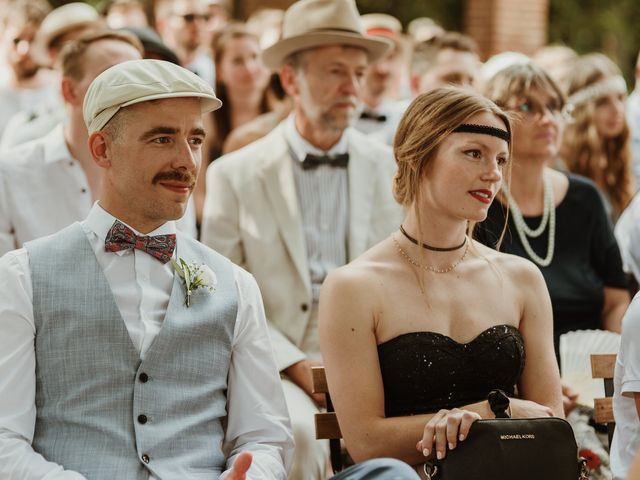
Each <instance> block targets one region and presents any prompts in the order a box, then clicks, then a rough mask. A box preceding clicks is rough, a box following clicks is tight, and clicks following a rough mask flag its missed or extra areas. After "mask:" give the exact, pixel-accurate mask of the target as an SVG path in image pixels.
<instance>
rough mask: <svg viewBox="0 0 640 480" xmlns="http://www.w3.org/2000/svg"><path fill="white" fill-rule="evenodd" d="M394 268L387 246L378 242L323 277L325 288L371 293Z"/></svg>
mask: <svg viewBox="0 0 640 480" xmlns="http://www.w3.org/2000/svg"><path fill="white" fill-rule="evenodd" d="M393 268H394V262H393V261H391V258H390V254H389V251H388V248H386V246H385V245H384V242H382V244H378V245H376V246H375V247H373V248H371V249H370V250H368V251H366V252H365V253H363V254H362V255H360V256H359V257H357V258H356V259H354V260H352V261H351V262H349V263H348V264H346V265H344V266H342V267H339V268H336V269H335V270H333V271H332V272H331V273H330V274H329V275H328V276H327V278H326V279H325V281H324V284H323V287H322V288H323V290H325V289H329V288H331V289H333V288H339V289H347V291H348V292H349V293H357V292H359V291H364V292H368V293H371V292H372V291H374V290H375V289H377V288H378V287H379V286H380V285H381V282H382V280H383V279H384V278H385V277H387V275H388V273H389V272H390V270H392V269H393Z"/></svg>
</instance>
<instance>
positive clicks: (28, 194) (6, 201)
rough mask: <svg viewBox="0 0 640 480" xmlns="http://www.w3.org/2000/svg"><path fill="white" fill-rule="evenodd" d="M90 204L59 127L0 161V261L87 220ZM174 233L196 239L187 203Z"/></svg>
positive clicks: (82, 176) (85, 184)
mask: <svg viewBox="0 0 640 480" xmlns="http://www.w3.org/2000/svg"><path fill="white" fill-rule="evenodd" d="M92 205H93V199H92V195H91V191H90V189H89V182H88V181H87V176H86V175H85V173H84V170H83V168H82V166H81V165H80V162H78V161H77V160H75V159H74V158H73V157H72V156H71V153H70V152H69V149H68V148H67V144H66V142H65V139H64V132H63V125H62V124H60V125H58V126H57V127H56V128H55V129H54V130H52V131H51V132H50V133H49V134H47V135H45V136H44V137H42V138H39V139H37V140H35V141H33V142H30V143H28V144H25V145H22V146H20V147H18V148H17V149H15V150H11V151H10V152H5V153H4V154H2V155H1V156H0V255H3V254H4V253H6V252H8V251H11V250H14V249H16V248H20V247H22V245H23V244H24V242H28V241H29V240H34V239H36V238H40V237H43V236H45V235H50V234H52V233H55V232H57V231H58V230H61V229H63V228H64V227H66V226H68V225H71V224H72V223H73V222H78V221H80V220H82V219H83V218H85V217H86V216H87V215H88V213H89V210H91V206H92ZM177 225H178V229H179V230H180V231H181V232H184V233H186V234H187V235H190V236H192V237H195V235H196V224H195V209H194V207H193V202H192V201H191V199H190V200H189V203H188V205H187V211H186V212H185V215H184V216H183V217H182V218H181V219H180V220H179V221H178V223H177Z"/></svg>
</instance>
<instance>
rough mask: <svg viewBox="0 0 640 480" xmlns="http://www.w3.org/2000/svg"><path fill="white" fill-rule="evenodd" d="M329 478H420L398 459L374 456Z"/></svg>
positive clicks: (358, 479)
mask: <svg viewBox="0 0 640 480" xmlns="http://www.w3.org/2000/svg"><path fill="white" fill-rule="evenodd" d="M331 480H420V477H419V476H418V474H417V473H416V472H415V470H414V469H413V468H411V466H409V465H408V464H406V463H404V462H401V461H400V460H396V459H393V458H374V459H372V460H367V461H366V462H362V463H358V464H357V465H353V466H351V467H349V468H347V469H346V470H343V471H342V472H340V473H339V474H337V475H335V476H333V477H331Z"/></svg>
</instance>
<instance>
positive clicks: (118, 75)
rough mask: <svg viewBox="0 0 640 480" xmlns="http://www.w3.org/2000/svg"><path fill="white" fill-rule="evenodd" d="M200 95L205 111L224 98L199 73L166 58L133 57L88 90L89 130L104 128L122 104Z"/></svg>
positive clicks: (85, 110)
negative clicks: (219, 98)
mask: <svg viewBox="0 0 640 480" xmlns="http://www.w3.org/2000/svg"><path fill="white" fill-rule="evenodd" d="M185 97H198V98H200V99H201V102H200V104H201V108H202V113H203V114H204V113H207V112H211V111H213V110H217V109H218V108H220V106H221V105H222V102H221V101H220V100H218V98H216V94H215V93H214V91H213V89H212V88H211V86H210V85H209V84H208V83H207V82H205V81H204V80H203V79H201V78H200V77H198V76H197V75H196V74H195V73H192V72H190V71H189V70H187V69H186V68H183V67H180V66H178V65H175V64H173V63H170V62H165V61H163V60H150V59H147V60H129V61H127V62H122V63H119V64H117V65H114V66H113V67H110V68H108V69H106V70H105V71H104V72H102V73H101V74H100V75H98V76H97V77H96V78H95V80H94V81H93V82H91V85H89V89H88V90H87V94H86V95H85V97H84V103H83V105H82V113H83V116H84V123H85V124H86V125H87V129H88V130H89V133H90V134H91V133H93V132H96V131H98V130H101V129H102V128H103V127H104V126H105V125H106V124H107V122H108V121H109V120H111V118H113V116H114V115H115V114H116V113H117V112H118V110H120V109H121V108H122V107H127V106H129V105H133V104H136V103H140V102H147V101H149V100H159V99H163V98H185Z"/></svg>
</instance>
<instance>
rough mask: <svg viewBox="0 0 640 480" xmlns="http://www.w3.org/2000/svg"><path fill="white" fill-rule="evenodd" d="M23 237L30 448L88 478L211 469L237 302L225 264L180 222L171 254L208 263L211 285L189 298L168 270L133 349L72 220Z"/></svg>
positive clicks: (210, 474)
mask: <svg viewBox="0 0 640 480" xmlns="http://www.w3.org/2000/svg"><path fill="white" fill-rule="evenodd" d="M25 247H26V248H27V250H28V252H29V263H30V269H31V278H32V283H33V314H34V320H35V326H36V339H35V351H36V408H37V418H36V425H35V434H34V439H33V448H34V449H35V450H36V451H37V452H39V453H41V454H42V455H43V456H44V457H45V458H46V459H47V460H50V461H53V462H56V463H58V464H60V465H62V466H63V467H64V468H66V469H69V470H74V471H77V472H80V473H82V474H83V475H85V476H86V477H87V478H88V479H89V480H131V479H135V480H138V479H147V478H149V475H150V474H153V475H154V476H155V477H157V478H159V479H162V480H173V479H197V480H205V479H207V480H209V479H217V478H218V477H219V475H220V473H221V472H222V471H223V470H224V466H225V456H224V454H223V453H222V440H223V436H224V432H223V426H222V424H221V421H222V420H223V417H225V415H226V388H227V374H228V371H229V362H230V356H231V342H232V340H233V330H234V325H235V321H236V313H237V306H238V301H237V291H236V287H235V282H234V278H233V270H232V265H231V263H230V262H229V261H228V260H227V259H226V258H224V257H222V256H221V255H219V254H217V253H215V252H213V251H212V250H210V249H208V248H206V247H204V246H203V245H201V244H200V243H198V242H196V241H194V240H192V239H190V238H188V237H186V236H184V235H181V234H180V233H178V247H177V248H178V255H179V256H180V257H181V258H184V259H185V260H186V261H187V262H191V261H195V262H197V263H206V264H207V265H208V266H209V267H211V269H212V270H213V271H214V272H215V273H216V275H217V278H218V285H217V288H216V291H215V292H214V293H209V292H208V291H203V290H196V291H195V292H194V294H193V296H192V299H191V307H190V308H187V307H186V306H185V304H184V285H183V283H182V281H181V280H180V279H179V277H178V276H177V275H176V276H175V280H174V284H173V290H172V292H171V299H170V301H169V306H168V308H167V313H166V316H165V319H164V323H163V325H162V328H161V330H160V332H159V334H158V336H157V337H156V338H155V340H154V342H153V344H152V345H151V346H150V347H149V350H148V351H147V352H146V354H145V359H144V360H141V359H140V356H139V354H138V352H137V351H136V349H135V347H134V346H133V344H132V342H131V339H130V337H129V334H128V331H127V329H126V326H125V324H124V321H123V320H122V316H121V315H120V312H119V310H118V307H117V306H116V303H115V300H114V298H113V294H112V293H111V290H110V288H109V285H108V283H107V280H106V278H105V276H104V274H103V272H102V269H101V268H100V265H99V264H98V262H97V260H96V257H95V254H94V253H93V250H92V249H91V245H90V244H89V242H88V240H87V237H86V235H85V233H84V231H83V230H82V227H81V226H80V224H78V223H75V224H73V225H71V226H70V227H67V228H65V229H64V230H62V231H60V232H58V233H56V234H54V235H51V236H49V237H44V238H41V239H38V240H35V241H33V242H29V243H27V244H25ZM132 288H135V286H133V285H132Z"/></svg>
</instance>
